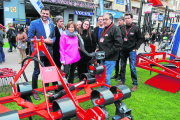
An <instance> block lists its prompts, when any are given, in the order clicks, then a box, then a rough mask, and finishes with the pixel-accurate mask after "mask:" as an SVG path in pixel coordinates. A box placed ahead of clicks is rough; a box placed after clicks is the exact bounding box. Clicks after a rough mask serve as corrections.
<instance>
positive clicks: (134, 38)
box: [119, 13, 143, 91]
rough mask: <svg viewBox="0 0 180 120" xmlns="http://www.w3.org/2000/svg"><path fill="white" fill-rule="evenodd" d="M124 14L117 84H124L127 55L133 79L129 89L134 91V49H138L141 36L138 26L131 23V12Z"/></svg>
mask: <svg viewBox="0 0 180 120" xmlns="http://www.w3.org/2000/svg"><path fill="white" fill-rule="evenodd" d="M124 16H125V17H124V18H125V23H126V26H124V27H123V28H122V29H121V32H122V39H123V40H124V42H123V47H122V50H121V73H120V74H121V82H120V83H119V84H125V80H126V79H125V74H126V62H127V58H128V57H129V63H130V69H131V78H132V81H133V87H132V89H131V91H136V90H137V85H138V83H137V72H136V50H138V49H139V47H140V45H141V43H142V40H143V36H142V34H141V30H140V29H139V28H138V26H136V25H134V24H133V23H132V21H133V15H132V14H131V13H126V14H125V15H124Z"/></svg>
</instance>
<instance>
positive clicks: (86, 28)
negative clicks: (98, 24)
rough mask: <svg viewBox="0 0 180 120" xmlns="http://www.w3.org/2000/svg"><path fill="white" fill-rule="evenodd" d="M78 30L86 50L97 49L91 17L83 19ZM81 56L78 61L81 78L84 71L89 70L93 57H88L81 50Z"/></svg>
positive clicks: (90, 51)
mask: <svg viewBox="0 0 180 120" xmlns="http://www.w3.org/2000/svg"><path fill="white" fill-rule="evenodd" d="M78 31H79V34H80V35H81V37H82V39H83V41H84V47H85V50H86V51H87V52H88V53H92V52H94V51H95V49H96V41H95V37H94V33H93V32H92V30H91V27H90V21H89V19H85V20H84V21H83V23H82V25H81V28H79V29H78ZM80 56H81V59H80V60H79V62H78V76H79V79H80V76H81V74H82V73H87V72H88V62H89V61H90V60H91V59H92V58H91V57H88V56H87V55H86V54H84V53H83V52H81V51H80Z"/></svg>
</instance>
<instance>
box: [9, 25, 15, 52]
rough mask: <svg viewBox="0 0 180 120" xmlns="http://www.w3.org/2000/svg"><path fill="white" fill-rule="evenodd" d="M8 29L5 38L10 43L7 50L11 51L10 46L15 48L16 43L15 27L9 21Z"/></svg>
mask: <svg viewBox="0 0 180 120" xmlns="http://www.w3.org/2000/svg"><path fill="white" fill-rule="evenodd" d="M8 27H9V29H8V31H7V38H8V42H9V45H10V48H9V50H8V52H12V48H13V47H14V48H15V49H16V47H17V45H16V31H15V28H14V27H13V26H12V24H11V23H9V24H8Z"/></svg>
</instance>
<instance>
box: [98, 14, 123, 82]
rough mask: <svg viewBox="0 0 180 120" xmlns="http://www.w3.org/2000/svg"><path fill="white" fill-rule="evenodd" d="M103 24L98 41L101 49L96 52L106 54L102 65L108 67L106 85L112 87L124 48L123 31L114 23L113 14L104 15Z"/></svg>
mask: <svg viewBox="0 0 180 120" xmlns="http://www.w3.org/2000/svg"><path fill="white" fill-rule="evenodd" d="M103 24H104V28H103V29H102V31H101V33H100V39H99V41H98V45H99V48H98V49H96V51H98V50H99V51H104V52H105V58H104V60H102V64H103V65H105V66H106V84H108V85H110V78H111V75H112V72H113V70H114V67H115V64H116V60H118V54H119V52H118V51H119V50H120V48H122V45H123V40H122V37H121V30H120V29H119V28H118V27H117V26H116V25H114V23H113V16H112V14H111V13H104V15H103Z"/></svg>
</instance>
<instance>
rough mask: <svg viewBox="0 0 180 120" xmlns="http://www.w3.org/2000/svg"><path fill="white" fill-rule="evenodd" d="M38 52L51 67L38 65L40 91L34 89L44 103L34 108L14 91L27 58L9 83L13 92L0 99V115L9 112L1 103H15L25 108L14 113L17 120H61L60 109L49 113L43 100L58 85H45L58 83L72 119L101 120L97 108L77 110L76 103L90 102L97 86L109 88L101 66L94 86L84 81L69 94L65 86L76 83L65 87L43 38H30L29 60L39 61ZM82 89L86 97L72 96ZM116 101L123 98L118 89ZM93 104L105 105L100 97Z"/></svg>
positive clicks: (101, 112)
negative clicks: (32, 118) (35, 119)
mask: <svg viewBox="0 0 180 120" xmlns="http://www.w3.org/2000/svg"><path fill="white" fill-rule="evenodd" d="M39 51H42V52H44V54H45V55H46V56H47V58H48V59H49V61H50V63H51V65H52V66H51V67H42V66H41V65H39V67H40V74H41V78H42V84H43V88H38V89H35V90H36V91H40V92H44V98H45V101H44V102H43V103H41V104H39V105H34V104H33V103H31V102H28V101H25V99H23V98H22V97H21V93H20V92H18V90H17V85H16V82H17V80H18V79H19V77H20V76H21V75H22V73H23V72H24V70H25V69H26V67H27V66H28V64H29V63H30V61H31V59H28V60H27V61H26V62H25V64H24V66H23V67H22V68H21V69H20V71H19V72H18V74H17V75H16V76H15V78H14V86H13V84H11V85H12V89H13V92H12V94H11V96H7V97H2V98H0V113H5V112H8V111H10V110H9V109H8V108H6V107H5V106H3V104H5V103H10V102H16V103H17V104H18V106H21V107H24V108H25V109H23V110H19V111H18V115H19V118H20V119H23V118H27V117H30V116H33V115H39V116H41V117H43V118H45V119H46V120H55V119H61V118H63V114H62V110H59V111H55V112H53V110H52V109H53V108H52V106H53V104H52V103H50V102H49V100H48V99H47V98H48V95H47V93H46V92H47V91H52V90H55V89H58V85H54V86H49V87H45V83H50V82H57V81H60V82H61V84H62V86H63V88H64V89H65V91H66V93H67V94H66V95H64V96H63V97H61V98H70V100H71V101H72V103H73V104H74V106H75V108H76V117H78V119H79V120H104V119H105V113H104V111H103V110H102V109H101V108H100V107H99V106H95V107H94V108H89V109H87V111H85V110H84V109H83V108H81V107H80V106H79V103H81V102H84V101H87V100H90V99H91V92H92V88H95V87H100V86H107V87H109V88H110V87H111V86H109V85H107V84H105V78H106V71H105V66H103V67H104V72H103V73H102V74H98V75H95V78H96V82H95V83H94V84H88V82H85V83H84V84H80V85H78V86H77V87H76V89H75V90H73V91H70V90H69V88H68V87H70V86H75V85H77V84H78V83H76V84H69V83H68V84H66V83H65V82H64V80H63V77H64V76H65V75H64V73H63V72H62V71H61V70H59V69H58V68H57V66H56V65H55V63H54V61H53V59H52V58H51V56H50V54H49V52H48V51H47V49H46V47H45V44H44V39H43V37H41V39H40V41H38V40H37V39H36V37H34V52H33V53H32V55H31V57H34V56H35V55H36V54H37V56H38V59H39V58H40V57H39ZM51 69H55V71H53V73H52V74H51V75H49V74H47V73H48V72H47V73H45V72H46V70H48V71H49V70H51ZM90 69H92V70H93V66H90ZM86 81H88V80H86ZM82 89H84V91H85V93H86V94H84V95H80V96H76V93H78V92H79V91H81V90H82ZM50 96H51V95H50ZM119 99H123V93H122V92H121V91H120V90H119V92H118V93H116V94H114V101H116V100H119ZM95 103H96V104H97V105H103V104H104V103H105V100H104V98H100V99H99V100H95ZM0 117H1V116H0ZM121 120H130V118H128V117H123V118H121Z"/></svg>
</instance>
